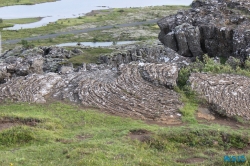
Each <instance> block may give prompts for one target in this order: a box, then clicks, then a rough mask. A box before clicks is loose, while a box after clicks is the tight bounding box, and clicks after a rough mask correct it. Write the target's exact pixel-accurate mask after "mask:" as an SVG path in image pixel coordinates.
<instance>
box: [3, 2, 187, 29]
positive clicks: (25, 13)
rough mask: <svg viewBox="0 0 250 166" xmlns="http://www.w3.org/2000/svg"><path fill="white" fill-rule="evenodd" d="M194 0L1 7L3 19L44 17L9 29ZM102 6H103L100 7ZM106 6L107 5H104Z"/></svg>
mask: <svg viewBox="0 0 250 166" xmlns="http://www.w3.org/2000/svg"><path fill="white" fill-rule="evenodd" d="M191 2H192V0H156V1H152V0H126V1H117V0H105V1H104V0H91V1H90V0H88V1H86V0H61V1H56V2H49V3H42V4H37V5H19V6H8V7H1V8H0V17H1V18H3V19H13V18H30V17H44V18H43V19H42V20H41V21H38V22H35V23H30V24H21V25H20V24H17V25H15V26H14V27H11V28H8V29H13V30H14V29H15V30H16V29H21V28H35V27H40V26H44V25H47V24H48V23H49V22H55V21H57V20H58V19H63V18H76V17H78V16H82V15H84V14H86V13H88V12H90V11H91V10H97V9H107V8H125V7H145V6H157V5H189V4H191ZM98 6H101V7H98ZM103 6H105V7H103Z"/></svg>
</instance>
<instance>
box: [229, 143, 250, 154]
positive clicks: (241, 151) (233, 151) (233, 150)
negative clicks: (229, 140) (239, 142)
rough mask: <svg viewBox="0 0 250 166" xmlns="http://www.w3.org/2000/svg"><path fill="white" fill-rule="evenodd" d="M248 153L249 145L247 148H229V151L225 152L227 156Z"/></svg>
mask: <svg viewBox="0 0 250 166" xmlns="http://www.w3.org/2000/svg"><path fill="white" fill-rule="evenodd" d="M248 151H250V143H249V144H248V146H246V147H244V148H242V149H238V148H230V149H229V150H227V151H226V154H227V155H239V154H247V153H248Z"/></svg>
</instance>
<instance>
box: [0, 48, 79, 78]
mask: <svg viewBox="0 0 250 166" xmlns="http://www.w3.org/2000/svg"><path fill="white" fill-rule="evenodd" d="M79 51H80V50H73V51H68V50H66V49H64V48H60V47H55V46H51V47H37V48H34V49H25V48H23V47H17V48H15V49H13V50H8V51H6V52H5V53H3V54H2V55H1V56H0V83H3V82H6V81H7V80H9V79H10V78H12V77H16V76H26V75H28V74H31V73H38V74H39V73H44V72H45V73H48V72H58V71H59V70H61V67H62V65H63V64H64V63H66V62H67V59H68V58H70V57H71V56H72V55H75V54H79ZM80 53H81V52H80ZM64 71H65V68H64Z"/></svg>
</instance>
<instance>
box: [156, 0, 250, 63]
mask: <svg viewBox="0 0 250 166" xmlns="http://www.w3.org/2000/svg"><path fill="white" fill-rule="evenodd" d="M191 6H192V8H191V9H189V10H187V11H179V12H178V13H177V14H176V15H170V16H167V17H165V18H163V19H161V20H159V21H158V25H159V27H160V29H161V32H160V33H159V40H160V41H161V42H162V43H163V44H164V45H165V46H167V47H169V48H171V49H173V50H175V51H177V52H178V53H179V54H180V55H183V56H190V57H197V56H198V57H200V56H201V55H203V54H204V53H208V55H209V56H210V57H214V56H222V57H225V58H228V57H229V56H233V57H236V58H239V59H241V61H244V60H245V59H246V58H248V57H249V56H250V44H249V43H250V42H249V41H250V2H249V0H196V1H193V3H192V5H191Z"/></svg>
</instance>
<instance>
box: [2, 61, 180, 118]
mask: <svg viewBox="0 0 250 166" xmlns="http://www.w3.org/2000/svg"><path fill="white" fill-rule="evenodd" d="M177 77H178V70H177V66H176V65H170V64H154V63H138V62H134V63H130V64H126V65H121V66H120V67H119V71H118V72H117V71H113V70H110V69H104V70H99V69H95V70H87V69H86V68H82V69H81V70H79V71H78V72H71V73H68V74H58V73H45V74H29V75H27V76H22V77H16V78H12V79H11V80H9V81H8V82H6V83H4V84H0V92H1V93H0V101H3V100H6V99H11V100H13V101H22V102H35V103H45V102H47V101H48V100H50V99H51V98H52V99H56V100H66V101H71V102H76V103H81V104H83V105H85V106H96V107H99V108H101V109H103V110H106V111H107V112H109V113H113V114H121V115H125V116H130V117H137V118H140V119H149V120H155V121H161V122H164V121H166V120H168V119H170V118H172V117H174V116H176V117H178V116H177V113H178V110H179V107H181V106H182V103H181V102H180V101H179V95H178V94H177V93H176V92H175V91H173V90H172V89H171V87H174V86H175V85H176V79H177ZM166 87H167V88H166Z"/></svg>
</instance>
